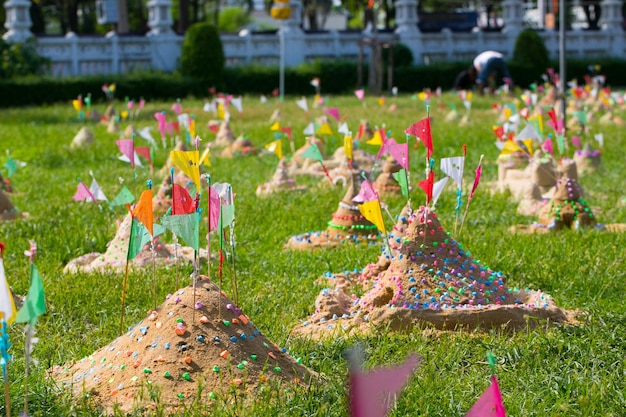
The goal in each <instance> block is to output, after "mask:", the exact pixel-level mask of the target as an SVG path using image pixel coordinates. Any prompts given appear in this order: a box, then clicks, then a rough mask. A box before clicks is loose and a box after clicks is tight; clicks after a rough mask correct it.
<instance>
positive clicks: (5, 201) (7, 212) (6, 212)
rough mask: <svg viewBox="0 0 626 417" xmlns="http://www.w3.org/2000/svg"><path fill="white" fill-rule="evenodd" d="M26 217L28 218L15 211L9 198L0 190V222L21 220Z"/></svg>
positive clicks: (24, 214)
mask: <svg viewBox="0 0 626 417" xmlns="http://www.w3.org/2000/svg"><path fill="white" fill-rule="evenodd" d="M26 217H28V215H27V214H26V213H22V212H20V211H19V210H17V209H16V208H15V206H14V205H13V203H12V202H11V200H9V196H7V195H6V194H5V193H4V191H2V189H1V188H0V222H3V221H10V220H15V219H23V218H26Z"/></svg>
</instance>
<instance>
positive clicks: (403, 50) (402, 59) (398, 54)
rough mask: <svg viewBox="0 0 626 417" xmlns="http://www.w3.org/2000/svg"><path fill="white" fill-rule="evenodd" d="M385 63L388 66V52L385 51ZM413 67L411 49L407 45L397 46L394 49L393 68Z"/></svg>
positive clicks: (400, 44)
mask: <svg viewBox="0 0 626 417" xmlns="http://www.w3.org/2000/svg"><path fill="white" fill-rule="evenodd" d="M383 61H384V63H385V65H387V61H388V55H387V51H383ZM411 65H413V52H411V49H409V47H408V46H406V45H405V44H403V43H399V44H397V45H396V46H395V47H394V48H393V67H394V68H399V67H410V66H411Z"/></svg>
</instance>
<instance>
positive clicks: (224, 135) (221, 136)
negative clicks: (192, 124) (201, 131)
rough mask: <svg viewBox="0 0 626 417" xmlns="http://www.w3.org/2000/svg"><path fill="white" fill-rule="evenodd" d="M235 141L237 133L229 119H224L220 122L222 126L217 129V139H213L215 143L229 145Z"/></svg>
mask: <svg viewBox="0 0 626 417" xmlns="http://www.w3.org/2000/svg"><path fill="white" fill-rule="evenodd" d="M233 142H235V135H234V134H233V131H232V130H231V129H230V122H229V121H228V120H224V121H223V122H222V123H221V124H220V128H219V130H218V131H217V134H216V136H215V141H213V145H215V146H220V147H227V146H230V145H232V143H233Z"/></svg>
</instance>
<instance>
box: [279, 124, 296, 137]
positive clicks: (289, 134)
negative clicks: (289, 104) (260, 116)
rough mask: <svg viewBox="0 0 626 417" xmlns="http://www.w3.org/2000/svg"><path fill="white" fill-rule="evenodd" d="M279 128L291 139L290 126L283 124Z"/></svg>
mask: <svg viewBox="0 0 626 417" xmlns="http://www.w3.org/2000/svg"><path fill="white" fill-rule="evenodd" d="M280 130H281V131H282V132H283V133H284V134H286V135H287V137H288V138H289V140H293V136H292V130H291V126H284V127H281V128H280Z"/></svg>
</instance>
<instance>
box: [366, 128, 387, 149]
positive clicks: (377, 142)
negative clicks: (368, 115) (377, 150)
mask: <svg viewBox="0 0 626 417" xmlns="http://www.w3.org/2000/svg"><path fill="white" fill-rule="evenodd" d="M365 143H367V144H368V145H381V146H382V144H383V137H382V136H380V132H379V131H378V130H377V131H375V132H374V136H372V138H371V139H370V140H368V141H367V142H365Z"/></svg>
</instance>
